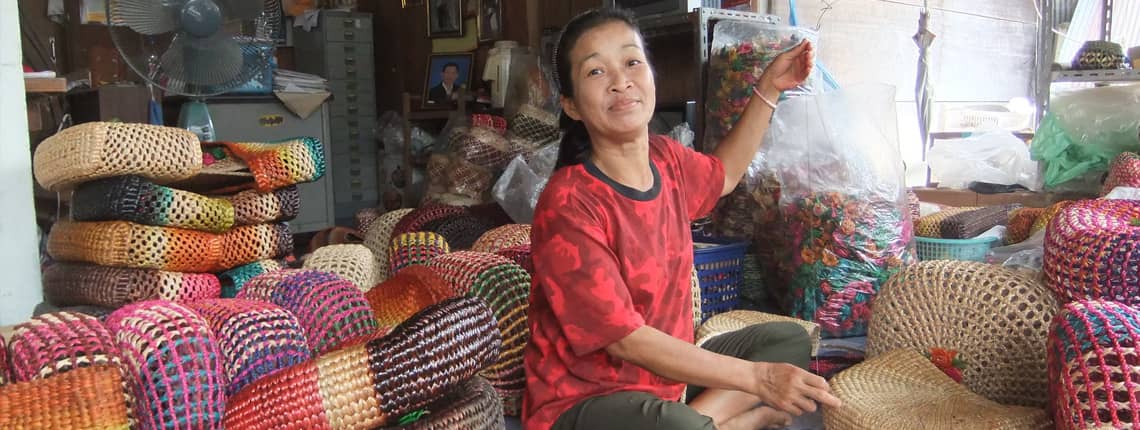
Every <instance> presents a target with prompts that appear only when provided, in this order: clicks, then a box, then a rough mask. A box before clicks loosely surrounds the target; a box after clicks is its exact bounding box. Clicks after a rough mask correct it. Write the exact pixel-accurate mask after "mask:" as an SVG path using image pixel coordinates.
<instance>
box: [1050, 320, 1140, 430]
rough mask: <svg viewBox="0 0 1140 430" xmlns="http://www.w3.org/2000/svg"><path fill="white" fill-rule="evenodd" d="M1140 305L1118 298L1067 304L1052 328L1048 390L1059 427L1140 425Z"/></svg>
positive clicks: (1090, 427) (1125, 426)
mask: <svg viewBox="0 0 1140 430" xmlns="http://www.w3.org/2000/svg"><path fill="white" fill-rule="evenodd" d="M1138 338H1140V310H1137V309H1136V308H1133V307H1130V306H1127V305H1123V304H1120V303H1114V302H1106V301H1079V302H1073V303H1069V304H1067V305H1065V307H1064V308H1063V309H1061V312H1060V313H1058V314H1057V318H1056V319H1054V320H1053V324H1052V326H1051V327H1050V329H1049V345H1048V355H1049V391H1050V393H1049V396H1050V400H1051V406H1052V410H1053V419H1054V420H1056V422H1057V428H1066V429H1093V428H1098V429H1099V428H1136V427H1137V426H1140V403H1138V398H1137V397H1138V392H1140V366H1138V365H1137V363H1138V362H1140V353H1138V352H1137V347H1136V343H1137V339H1138Z"/></svg>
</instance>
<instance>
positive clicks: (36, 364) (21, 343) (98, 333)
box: [8, 312, 121, 391]
mask: <svg viewBox="0 0 1140 430" xmlns="http://www.w3.org/2000/svg"><path fill="white" fill-rule="evenodd" d="M8 349H9V350H11V351H12V375H13V377H14V378H13V380H14V381H16V382H23V381H31V380H35V379H44V378H50V377H52V376H55V375H58V374H62V373H66V372H69V371H72V370H75V369H78V368H81V367H90V366H98V365H108V366H119V365H120V364H121V360H120V358H119V352H118V350H117V349H116V347H115V341H114V338H113V337H112V336H111V333H110V332H108V331H107V329H106V328H105V327H103V323H101V322H99V320H97V319H95V318H94V317H92V316H89V315H84V314H80V313H73V312H57V313H50V314H44V315H40V316H37V317H34V318H32V319H30V320H28V321H26V322H23V323H21V324H19V325H17V326H16V327H15V329H14V330H13V331H12V338H11V340H10V341H9V345H8ZM120 391H121V390H120Z"/></svg>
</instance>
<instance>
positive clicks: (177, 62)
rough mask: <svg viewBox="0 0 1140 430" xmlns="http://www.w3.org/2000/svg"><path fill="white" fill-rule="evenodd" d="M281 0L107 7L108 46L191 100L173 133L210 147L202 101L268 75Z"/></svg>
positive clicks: (147, 0) (185, 0) (115, 2)
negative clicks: (182, 132) (194, 137)
mask: <svg viewBox="0 0 1140 430" xmlns="http://www.w3.org/2000/svg"><path fill="white" fill-rule="evenodd" d="M280 11H281V3H280V0H110V1H108V2H107V21H108V23H109V26H108V27H109V28H110V31H111V40H113V41H114V43H115V47H116V48H118V50H119V54H120V55H122V57H123V58H124V59H125V60H126V61H127V64H129V65H130V67H131V69H133V70H134V71H135V73H138V74H139V76H142V77H143V79H146V80H147V81H148V82H149V83H150V84H151V85H155V86H157V87H159V88H161V89H163V90H164V91H166V92H167V93H172V94H178V95H183V96H186V97H188V98H189V99H190V101H187V102H186V103H184V104H183V105H182V110H181V113H180V114H179V117H178V125H179V127H183V128H186V129H188V130H190V131H192V132H194V133H195V134H197V135H198V137H199V138H200V139H202V140H203V141H214V140H216V139H215V138H214V137H215V134H214V127H213V121H212V120H211V119H210V113H209V110H208V109H207V107H206V104H205V102H204V100H205V98H206V97H208V96H214V95H218V94H222V93H226V92H229V91H232V90H234V89H235V88H237V87H239V86H241V85H243V84H245V83H247V82H249V81H250V79H252V78H254V77H256V76H261V75H260V74H262V73H269V65H270V59H271V57H272V56H273V50H274V46H275V40H274V35H275V34H276V33H277V32H278V31H279V30H280V25H281V19H280Z"/></svg>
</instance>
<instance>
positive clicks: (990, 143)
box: [926, 132, 1040, 191]
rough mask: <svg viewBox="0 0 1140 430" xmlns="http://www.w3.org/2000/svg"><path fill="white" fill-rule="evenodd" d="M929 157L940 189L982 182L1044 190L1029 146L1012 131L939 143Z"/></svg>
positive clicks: (963, 186) (965, 186) (963, 187)
mask: <svg viewBox="0 0 1140 430" xmlns="http://www.w3.org/2000/svg"><path fill="white" fill-rule="evenodd" d="M926 158H927V159H928V160H930V172H931V175H933V176H934V178H936V179H937V181H938V184H939V186H940V187H946V188H960V189H965V188H967V187H969V186H970V183H971V182H974V181H978V182H988V183H991V184H1000V185H1014V184H1019V185H1021V186H1023V187H1025V188H1028V189H1030V190H1034V191H1037V190H1039V189H1040V187H1039V186H1038V167H1037V162H1035V161H1033V160H1032V159H1031V158H1030V156H1029V147H1028V146H1027V145H1026V144H1025V142H1024V141H1022V140H1021V139H1018V138H1017V137H1016V136H1014V135H1013V134H1011V133H1008V132H995V133H986V134H982V135H979V136H973V137H968V138H965V139H953V140H945V141H939V142H938V143H937V144H936V145H934V147H933V148H931V149H930V152H929V153H928V154H927V157H926Z"/></svg>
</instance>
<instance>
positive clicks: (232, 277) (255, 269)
mask: <svg viewBox="0 0 1140 430" xmlns="http://www.w3.org/2000/svg"><path fill="white" fill-rule="evenodd" d="M283 268H284V267H282V266H281V263H278V262H277V260H261V261H254V262H252V263H249V264H246V265H243V266H238V267H235V268H233V269H230V270H227V271H225V272H222V273H219V274H218V280H220V281H221V283H222V298H224V299H232V298H234V297H237V294H238V291H241V289H242V287H243V286H245V283H246V282H249V280H250V279H253V278H256V277H258V276H260V275H261V274H262V273H268V272H276V271H278V270H281V269H283Z"/></svg>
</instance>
